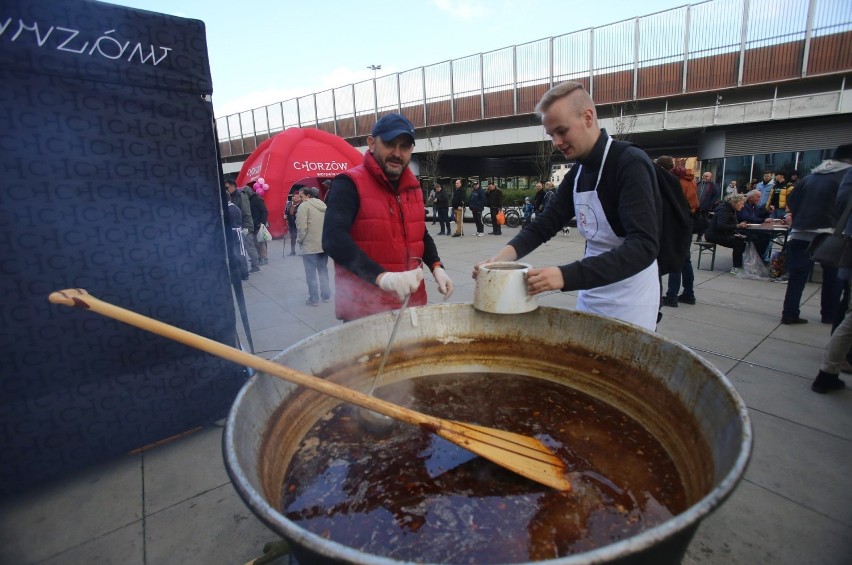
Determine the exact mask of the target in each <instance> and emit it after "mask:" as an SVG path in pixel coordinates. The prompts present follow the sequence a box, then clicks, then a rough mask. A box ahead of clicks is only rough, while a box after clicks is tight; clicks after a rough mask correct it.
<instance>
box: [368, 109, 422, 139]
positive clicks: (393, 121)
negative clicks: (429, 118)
mask: <svg viewBox="0 0 852 565" xmlns="http://www.w3.org/2000/svg"><path fill="white" fill-rule="evenodd" d="M400 135H407V136H409V137H410V138H411V141H412V143H413V142H414V125H412V123H411V122H409V121H408V120H407V119H406V118H405V116H402V115H400V114H387V115H385V116H382V117H381V118H380V119H379V121H377V122H376V125H374V126H373V133H372V136H373V137H381V138H382V139H383V140H385V141H390V140H392V139H396V138H397V137H399V136H400Z"/></svg>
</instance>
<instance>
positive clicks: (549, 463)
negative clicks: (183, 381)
mask: <svg viewBox="0 0 852 565" xmlns="http://www.w3.org/2000/svg"><path fill="white" fill-rule="evenodd" d="M49 300H50V302H52V303H53V304H63V305H65V306H77V307H80V308H86V309H88V310H91V311H93V312H97V313H98V314H101V315H103V316H107V317H109V318H114V319H116V320H119V321H121V322H124V323H126V324H130V325H131V326H136V327H137V328H141V329H143V330H146V331H149V332H152V333H155V334H159V335H161V336H164V337H167V338H169V339H173V340H175V341H178V342H180V343H183V344H184V345H188V346H190V347H194V348H196V349H200V350H201V351H206V352H207V353H211V354H213V355H216V356H218V357H222V358H223V359H227V360H229V361H233V362H234V363H237V364H239V365H244V366H246V367H251V368H253V369H256V370H258V371H262V372H264V373H266V374H268V375H271V376H274V377H278V378H280V379H284V380H286V381H289V382H292V383H295V384H297V385H300V386H303V387H306V388H309V389H311V390H315V391H317V392H321V393H323V394H327V395H329V396H333V397H334V398H337V399H339V400H342V401H344V402H350V403H352V404H355V405H356V406H361V407H364V408H367V409H369V410H373V411H374V412H378V413H379V414H384V415H386V416H389V417H391V418H394V419H395V420H400V421H402V422H407V423H409V424H413V425H415V426H420V427H421V428H424V429H426V430H428V431H430V432H433V433H435V434H437V435H439V436H441V437H442V438H444V439H446V440H447V441H449V442H452V443H454V444H456V445H459V446H461V447H463V448H465V449H467V450H469V451H471V452H473V453H475V454H477V455H479V456H482V457H485V458H486V459H488V460H489V461H492V462H494V463H496V464H497V465H500V466H501V467H505V468H506V469H509V470H511V471H514V472H515V473H517V474H519V475H521V476H523V477H526V478H528V479H532V480H533V481H536V482H538V483H541V484H543V485H547V486H549V487H553V488H555V489H558V490H562V491H567V490H570V489H571V484H570V483H569V482H568V479H567V478H566V477H565V464H564V463H563V462H562V461H561V460H560V459H559V458H558V457H556V455H555V454H554V453H553V452H552V451H551V450H550V449H549V448H548V447H547V446H545V445H544V444H543V443H541V442H540V441H538V440H537V439H535V438H532V437H529V436H524V435H521V434H516V433H513V432H507V431H503V430H497V429H494V428H487V427H485V426H478V425H475V424H467V423H464V422H456V421H453V420H444V419H442V418H436V417H434V416H429V415H428V414H423V413H421V412H417V411H414V410H411V409H409V408H405V407H403V406H399V405H397V404H393V403H391V402H388V401H386V400H381V399H379V398H375V397H372V396H369V395H367V394H364V393H362V392H359V391H357V390H353V389H351V388H348V387H345V386H342V385H339V384H336V383H333V382H330V381H326V380H324V379H320V378H317V377H314V376H311V375H308V374H305V373H302V372H300V371H297V370H295V369H291V368H289V367H285V366H284V365H279V364H278V363H275V362H273V361H269V360H267V359H263V358H262V357H257V356H256V355H251V354H249V353H245V352H243V351H240V350H239V349H236V348H233V347H229V346H227V345H223V344H221V343H219V342H218V341H213V340H212V339H208V338H206V337H203V336H200V335H197V334H194V333H192V332H188V331H186V330H182V329H180V328H176V327H174V326H171V325H169V324H166V323H163V322H160V321H158V320H154V319H152V318H149V317H147V316H143V315H141V314H137V313H135V312H132V311H130V310H126V309H124V308H120V307H118V306H114V305H112V304H109V303H108V302H104V301H102V300H99V299H97V298H95V297H94V296H92V295H90V294H89V293H88V292H86V291H85V290H83V289H79V288H76V289H67V290H60V291H57V292H53V293H51V294H50V296H49Z"/></svg>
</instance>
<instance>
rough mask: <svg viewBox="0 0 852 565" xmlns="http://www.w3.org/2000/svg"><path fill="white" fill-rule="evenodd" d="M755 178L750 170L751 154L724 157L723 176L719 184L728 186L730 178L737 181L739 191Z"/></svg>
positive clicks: (743, 189) (742, 190)
mask: <svg viewBox="0 0 852 565" xmlns="http://www.w3.org/2000/svg"><path fill="white" fill-rule="evenodd" d="M753 178H755V177H754V176H752V171H751V155H743V156H741V157H728V158H727V159H725V178H723V179H722V180H721V182H719V186H720V187H722V188H724V187H726V186H728V185H729V184H730V183H731V181H732V180H735V181H737V189H738V190H739V192H744V191H745V189H746V185H747V184H748V182H749V181H750V180H751V179H753Z"/></svg>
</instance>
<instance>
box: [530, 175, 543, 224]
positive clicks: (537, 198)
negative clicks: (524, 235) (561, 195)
mask: <svg viewBox="0 0 852 565" xmlns="http://www.w3.org/2000/svg"><path fill="white" fill-rule="evenodd" d="M533 212H535V215H536V216H538V215H539V214H541V213H542V212H544V184H542V183H541V181H539V182H537V183H535V194H533Z"/></svg>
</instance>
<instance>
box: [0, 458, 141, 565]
mask: <svg viewBox="0 0 852 565" xmlns="http://www.w3.org/2000/svg"><path fill="white" fill-rule="evenodd" d="M141 467H142V458H141V457H140V456H138V455H137V456H126V457H121V458H117V459H114V460H111V461H108V462H106V463H102V464H99V465H95V466H93V467H91V468H88V469H84V470H82V471H78V472H76V473H74V474H72V475H69V476H67V477H63V478H60V479H57V480H54V481H51V482H49V483H47V484H44V485H41V486H40V487H39V488H37V489H35V490H32V491H29V492H27V493H22V494H21V495H19V496H16V497H13V498H11V499H8V500H6V501H4V502H3V503H2V505H0V563H38V562H41V561H44V560H45V559H49V558H51V557H53V556H56V555H59V554H61V553H62V552H64V551H66V550H68V549H70V548H74V547H77V546H79V545H81V544H83V543H85V542H87V541H89V540H92V539H96V538H100V537H101V536H104V535H106V534H109V533H110V532H113V531H115V530H116V529H118V528H122V527H124V526H127V525H130V524H133V523H135V522H137V521H139V520H141V519H142V517H143V507H142V471H141Z"/></svg>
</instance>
